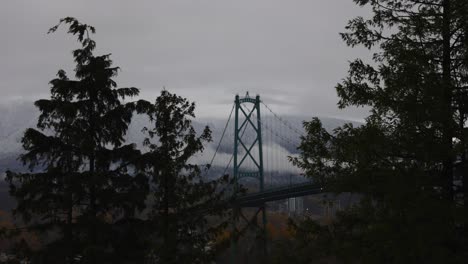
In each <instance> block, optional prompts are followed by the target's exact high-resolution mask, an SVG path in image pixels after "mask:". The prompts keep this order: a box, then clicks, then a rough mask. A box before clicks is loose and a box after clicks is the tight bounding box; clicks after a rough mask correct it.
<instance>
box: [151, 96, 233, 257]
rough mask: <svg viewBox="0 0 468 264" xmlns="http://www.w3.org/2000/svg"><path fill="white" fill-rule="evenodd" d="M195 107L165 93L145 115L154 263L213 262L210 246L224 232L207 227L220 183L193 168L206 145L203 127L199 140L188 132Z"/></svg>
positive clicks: (206, 132) (191, 130)
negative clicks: (220, 232) (156, 261)
mask: <svg viewBox="0 0 468 264" xmlns="http://www.w3.org/2000/svg"><path fill="white" fill-rule="evenodd" d="M194 110H195V104H194V103H191V102H189V101H188V100H187V99H185V98H182V97H180V96H177V95H176V94H171V93H169V92H168V91H166V90H163V91H162V92H161V95H160V96H159V97H158V98H157V99H156V102H155V104H154V105H153V107H152V109H151V110H150V111H149V112H148V113H149V117H150V120H151V127H149V128H146V129H145V131H146V132H147V134H148V138H146V139H145V142H144V144H145V146H147V148H148V149H149V151H148V152H147V153H145V154H144V155H143V161H144V162H143V164H144V171H145V172H146V174H147V175H148V177H149V179H150V182H151V188H152V192H151V204H152V212H151V216H150V222H151V230H152V231H154V232H152V237H153V238H154V239H153V241H155V245H154V248H153V250H152V252H151V256H152V257H154V258H156V259H157V260H158V261H159V262H158V263H208V262H209V260H210V259H212V258H213V252H212V250H211V249H210V242H213V241H214V239H215V236H216V235H217V234H218V232H219V231H220V230H221V228H223V227H224V226H225V223H224V222H222V221H219V222H213V223H209V220H210V217H215V218H216V217H217V216H221V215H222V214H223V210H222V207H221V206H220V201H221V198H222V196H223V193H224V192H223V191H220V190H219V188H218V186H219V184H220V183H221V182H226V181H225V180H226V179H225V178H221V179H219V180H214V181H206V179H204V178H203V177H202V176H203V174H202V168H201V167H200V166H199V165H198V164H194V160H196V159H195V157H196V155H199V154H200V153H201V152H202V151H203V148H204V147H203V143H204V142H208V141H211V131H210V129H209V128H208V127H205V129H204V130H203V132H202V133H201V134H200V135H197V132H196V131H195V129H194V128H193V126H192V118H194V117H195V114H194Z"/></svg>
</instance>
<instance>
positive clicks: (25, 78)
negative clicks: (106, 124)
mask: <svg viewBox="0 0 468 264" xmlns="http://www.w3.org/2000/svg"><path fill="white" fill-rule="evenodd" d="M367 14H368V12H367V11H366V10H364V9H361V8H359V7H358V6H356V5H355V4H354V3H353V2H352V0H235V1H233V0H230V1H228V0H186V1H182V0H166V1H156V0H149V1H137V0H135V1H117V0H105V1H104V0H86V1H85V0H80V1H78V0H74V1H71V0H70V1H68V0H42V1H38V0H29V1H23V0H3V1H2V3H1V8H0V33H1V42H0V43H1V44H0V47H1V48H0V58H1V62H0V89H1V93H2V99H1V100H0V103H5V102H12V101H17V100H30V101H32V100H36V99H39V98H44V97H47V96H48V92H49V85H48V82H49V81H50V80H51V79H52V78H54V76H55V74H56V73H57V70H58V69H65V70H66V71H67V72H69V75H70V76H72V72H71V71H72V69H73V63H72V57H71V50H72V49H74V48H77V47H78V43H76V40H75V39H74V38H73V37H71V36H67V35H66V34H65V31H64V30H63V29H62V30H59V31H58V32H57V33H56V34H52V35H47V34H46V32H47V30H48V29H49V28H50V27H51V26H53V25H55V24H56V23H57V22H58V20H59V19H60V18H62V17H65V16H73V17H76V18H78V19H79V20H80V21H81V22H83V23H87V24H91V25H93V26H95V27H96V30H97V34H96V35H95V37H94V38H95V40H96V41H97V46H98V48H97V53H98V54H100V53H112V59H113V61H114V63H115V65H116V66H120V67H121V69H122V71H121V72H120V74H119V77H118V78H116V81H117V82H118V84H119V86H121V87H125V86H135V87H138V88H140V89H141V96H142V97H144V98H146V99H151V100H152V99H154V98H155V96H157V95H158V94H159V92H160V90H161V89H162V87H166V89H168V90H170V91H172V92H175V93H177V94H180V95H182V96H185V97H188V98H189V99H190V100H192V101H195V102H196V103H197V114H198V116H200V117H213V116H216V117H225V116H227V115H228V113H229V111H230V109H231V105H232V101H233V99H234V95H235V94H236V93H239V94H245V92H246V91H249V92H250V94H251V95H254V94H260V96H261V97H262V99H263V101H264V102H265V103H267V104H269V105H270V106H271V108H273V109H274V110H276V111H277V112H279V113H280V114H284V115H286V114H301V115H307V116H331V117H342V118H349V119H361V118H362V117H364V116H365V113H366V111H364V110H363V109H349V110H338V108H337V106H336V103H337V101H338V98H337V96H336V92H335V89H334V86H335V85H336V83H338V82H339V81H340V80H341V79H342V78H344V77H345V76H346V72H347V70H348V61H349V60H352V59H354V58H357V57H368V52H367V51H366V50H364V49H352V48H349V47H346V45H345V44H344V43H343V42H342V41H341V38H340V36H339V34H338V33H339V32H343V31H344V27H345V25H346V22H347V21H348V20H349V19H351V18H353V17H355V16H357V15H364V16H365V15H367Z"/></svg>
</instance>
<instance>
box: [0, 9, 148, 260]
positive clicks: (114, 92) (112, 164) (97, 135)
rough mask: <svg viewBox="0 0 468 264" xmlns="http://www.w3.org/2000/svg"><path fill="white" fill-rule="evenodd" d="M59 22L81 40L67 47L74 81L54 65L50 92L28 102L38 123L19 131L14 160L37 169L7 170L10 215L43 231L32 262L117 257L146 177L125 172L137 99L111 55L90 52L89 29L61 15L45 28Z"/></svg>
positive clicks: (129, 160) (133, 155) (141, 201)
mask: <svg viewBox="0 0 468 264" xmlns="http://www.w3.org/2000/svg"><path fill="white" fill-rule="evenodd" d="M61 24H68V25H69V28H68V33H70V34H73V35H76V36H77V39H78V42H79V43H80V45H81V47H80V48H78V49H76V50H74V51H73V57H74V61H75V63H76V67H75V77H76V79H74V80H73V79H69V78H68V77H67V75H66V73H65V71H63V70H60V71H59V72H58V74H57V76H58V77H57V78H56V79H53V80H52V81H51V82H50V84H51V90H50V92H51V96H50V98H49V99H42V100H38V101H36V102H35V105H36V107H38V109H39V111H40V116H39V120H38V124H37V127H38V128H37V129H35V128H29V129H28V130H27V131H26V132H25V134H24V137H23V139H22V143H23V147H24V149H25V150H26V153H25V154H23V155H22V156H21V159H22V161H23V162H24V163H25V164H27V165H29V167H30V168H31V169H36V170H32V171H31V172H30V173H13V172H9V173H8V175H7V180H8V181H9V182H10V193H11V194H12V195H13V196H14V197H15V198H16V199H17V202H18V204H17V207H16V209H15V214H16V215H18V216H21V217H22V219H23V220H24V221H25V223H26V224H27V225H28V228H31V229H35V230H40V231H43V232H45V233H47V234H48V235H49V239H48V241H47V242H46V245H45V246H44V250H42V251H41V252H39V253H38V254H36V256H35V263H74V261H77V260H78V259H80V263H119V262H124V261H125V257H122V254H125V252H123V251H120V250H119V249H120V248H119V247H120V246H121V245H119V243H120V241H118V240H116V238H115V235H116V234H118V233H119V232H118V230H121V228H120V229H119V226H121V225H120V223H128V222H131V221H129V220H130V219H133V218H134V216H135V212H136V210H137V209H142V208H143V206H144V200H145V198H146V194H147V189H148V188H147V181H146V178H145V177H143V176H142V175H140V174H136V175H130V173H132V172H133V171H132V168H131V167H130V165H132V163H133V162H134V159H136V158H137V157H138V156H139V151H137V150H135V148H134V145H131V144H130V145H129V144H127V145H124V135H125V133H126V131H127V128H128V125H129V123H130V121H131V118H132V114H133V111H134V110H135V108H136V103H122V100H123V99H125V98H127V97H134V96H136V95H138V93H139V90H138V89H136V88H116V83H115V82H114V81H113V80H112V78H113V77H115V76H116V75H117V72H118V70H119V68H118V67H112V61H111V60H110V54H106V55H100V56H95V55H94V54H93V50H94V49H95V46H96V43H95V41H94V40H93V39H91V38H90V35H91V34H93V33H95V29H94V27H92V26H89V25H86V24H82V23H80V22H78V21H77V20H76V19H74V18H71V17H67V18H64V19H61V20H60V23H59V24H58V25H56V26H54V27H52V28H51V29H50V31H49V33H51V32H55V31H56V30H57V29H58V27H59V26H60V25H61Z"/></svg>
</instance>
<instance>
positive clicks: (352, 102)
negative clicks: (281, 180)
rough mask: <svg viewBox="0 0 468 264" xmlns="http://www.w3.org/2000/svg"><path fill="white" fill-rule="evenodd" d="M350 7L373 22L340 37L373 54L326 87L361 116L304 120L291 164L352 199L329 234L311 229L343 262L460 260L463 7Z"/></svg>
mask: <svg viewBox="0 0 468 264" xmlns="http://www.w3.org/2000/svg"><path fill="white" fill-rule="evenodd" d="M354 2H356V4H358V5H361V6H369V7H370V8H371V9H372V12H373V16H372V17H371V18H370V19H365V18H362V17H357V18H355V19H353V20H351V21H350V22H349V24H348V26H347V27H346V28H347V30H348V32H347V33H343V34H342V37H343V39H344V40H345V42H346V43H347V44H348V45H350V46H353V47H354V46H357V45H361V46H364V47H366V48H369V49H373V48H375V49H374V50H376V52H375V53H374V54H373V62H372V63H365V62H364V61H362V60H360V59H357V60H355V61H353V62H351V64H350V69H349V76H348V77H346V78H345V79H344V80H343V82H342V83H341V84H339V85H338V86H337V87H336V89H337V92H338V95H339V97H340V101H339V107H340V108H345V107H348V106H367V107H370V109H371V114H370V116H369V117H367V119H366V123H365V124H364V125H362V126H359V127H353V126H352V125H345V126H343V127H340V128H338V129H336V130H335V131H334V133H329V132H327V131H325V129H323V127H322V126H321V123H320V121H319V120H318V119H315V120H313V121H311V122H306V123H305V128H306V131H307V136H306V137H304V138H303V141H302V144H301V146H300V149H301V150H302V154H301V157H299V158H297V159H294V160H293V161H294V162H295V163H296V164H297V165H298V166H300V167H302V168H304V169H305V171H306V174H307V175H309V176H310V177H312V178H313V179H314V180H316V181H317V182H320V183H321V184H323V185H324V187H325V188H326V189H328V190H329V191H332V192H338V193H340V192H352V193H358V194H359V195H360V197H361V199H360V203H359V204H358V205H356V206H355V207H353V208H352V209H350V210H347V211H345V212H344V213H342V214H341V215H340V217H339V218H338V220H337V222H335V224H334V226H333V227H334V228H332V229H330V230H331V231H330V232H322V231H323V230H319V229H315V230H316V231H317V230H319V231H317V234H321V235H320V237H321V238H324V236H328V239H331V240H332V241H333V242H332V243H330V245H334V247H335V248H334V249H335V250H334V251H332V253H331V254H335V255H337V256H340V257H341V258H342V259H343V260H345V262H355V261H357V262H362V263H377V262H378V263H382V262H383V263H442V262H444V263H451V262H454V263H455V262H463V261H464V260H465V259H464V257H463V256H465V257H466V252H467V251H466V249H467V248H466V234H467V233H466V231H465V235H464V236H465V237H464V238H463V235H461V233H460V231H461V230H463V228H464V229H465V230H466V229H467V228H468V225H466V223H467V222H466V212H467V208H468V199H467V198H468V195H467V194H468V193H467V191H466V190H467V189H468V188H467V187H466V186H467V180H468V178H467V177H468V173H467V170H466V168H467V165H466V162H467V161H466V150H467V142H466V139H467V129H466V121H467V117H468V116H467V108H466V105H467V92H468V71H467V70H468V49H467V48H468V39H467V33H468V1H466V0H434V1H426V0H423V1H416V0H397V1H394V0H355V1H354ZM458 170H461V171H462V173H460V175H461V176H462V178H461V180H462V181H463V185H462V186H463V188H464V192H465V193H464V194H463V193H462V190H461V188H460V183H459V179H458V178H457V173H456V172H457V171H458ZM463 200H464V201H463ZM463 215H465V216H464V217H465V218H464V217H463ZM464 253H465V254H464Z"/></svg>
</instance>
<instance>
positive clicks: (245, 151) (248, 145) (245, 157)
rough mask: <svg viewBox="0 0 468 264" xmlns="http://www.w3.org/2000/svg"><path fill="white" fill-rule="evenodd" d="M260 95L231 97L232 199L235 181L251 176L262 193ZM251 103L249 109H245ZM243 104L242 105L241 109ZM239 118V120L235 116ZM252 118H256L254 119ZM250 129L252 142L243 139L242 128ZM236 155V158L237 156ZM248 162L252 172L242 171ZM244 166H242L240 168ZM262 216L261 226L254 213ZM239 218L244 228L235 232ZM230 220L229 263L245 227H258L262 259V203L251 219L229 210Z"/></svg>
mask: <svg viewBox="0 0 468 264" xmlns="http://www.w3.org/2000/svg"><path fill="white" fill-rule="evenodd" d="M260 102H261V101H260V96H258V95H257V96H256V97H255V98H251V97H249V93H248V92H247V94H246V96H245V97H243V98H240V97H239V95H236V98H235V120H234V122H235V126H234V188H233V189H234V193H233V195H234V197H236V196H237V194H238V193H239V191H241V190H240V185H239V182H240V180H241V179H242V178H246V177H251V178H254V179H257V181H258V191H259V192H263V191H264V173H263V146H262V143H263V142H262V125H261V117H260ZM247 104H252V105H253V107H252V109H249V107H247V106H245V105H247ZM243 105H244V106H243ZM240 115H241V116H242V118H241V119H239V116H240ZM255 116H256V118H255ZM248 127H250V128H251V129H252V130H253V131H254V133H255V135H256V136H255V137H254V138H255V139H254V140H253V142H248V141H247V140H245V139H244V138H243V135H244V133H245V131H246V129H247V128H248ZM254 147H257V148H258V153H254V152H253V149H254ZM239 154H240V155H239ZM246 161H250V162H251V163H252V164H254V168H255V169H253V170H252V169H251V168H250V169H248V168H245V165H244V164H245V162H246ZM243 165H244V166H243ZM260 212H261V213H262V218H261V224H259V223H258V214H259V213H260ZM240 217H241V218H243V219H244V220H245V221H246V222H247V226H246V227H245V228H243V229H241V230H240V231H237V226H236V222H237V220H238V219H239V218H240ZM232 221H233V222H234V224H233V226H232V228H233V230H232V238H231V243H232V251H233V252H232V262H233V263H238V262H236V259H237V258H238V256H237V250H238V247H237V240H238V239H239V237H240V235H242V234H243V233H244V232H245V231H246V230H247V229H249V227H251V226H256V227H257V228H260V231H261V232H259V235H260V237H259V239H261V241H262V250H261V253H262V255H263V258H265V257H266V256H267V228H266V227H267V215H266V205H265V203H263V204H262V205H260V206H259V207H258V210H256V212H255V214H254V216H253V217H252V219H247V218H246V217H245V216H244V215H243V214H242V209H241V207H238V208H233V215H232Z"/></svg>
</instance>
